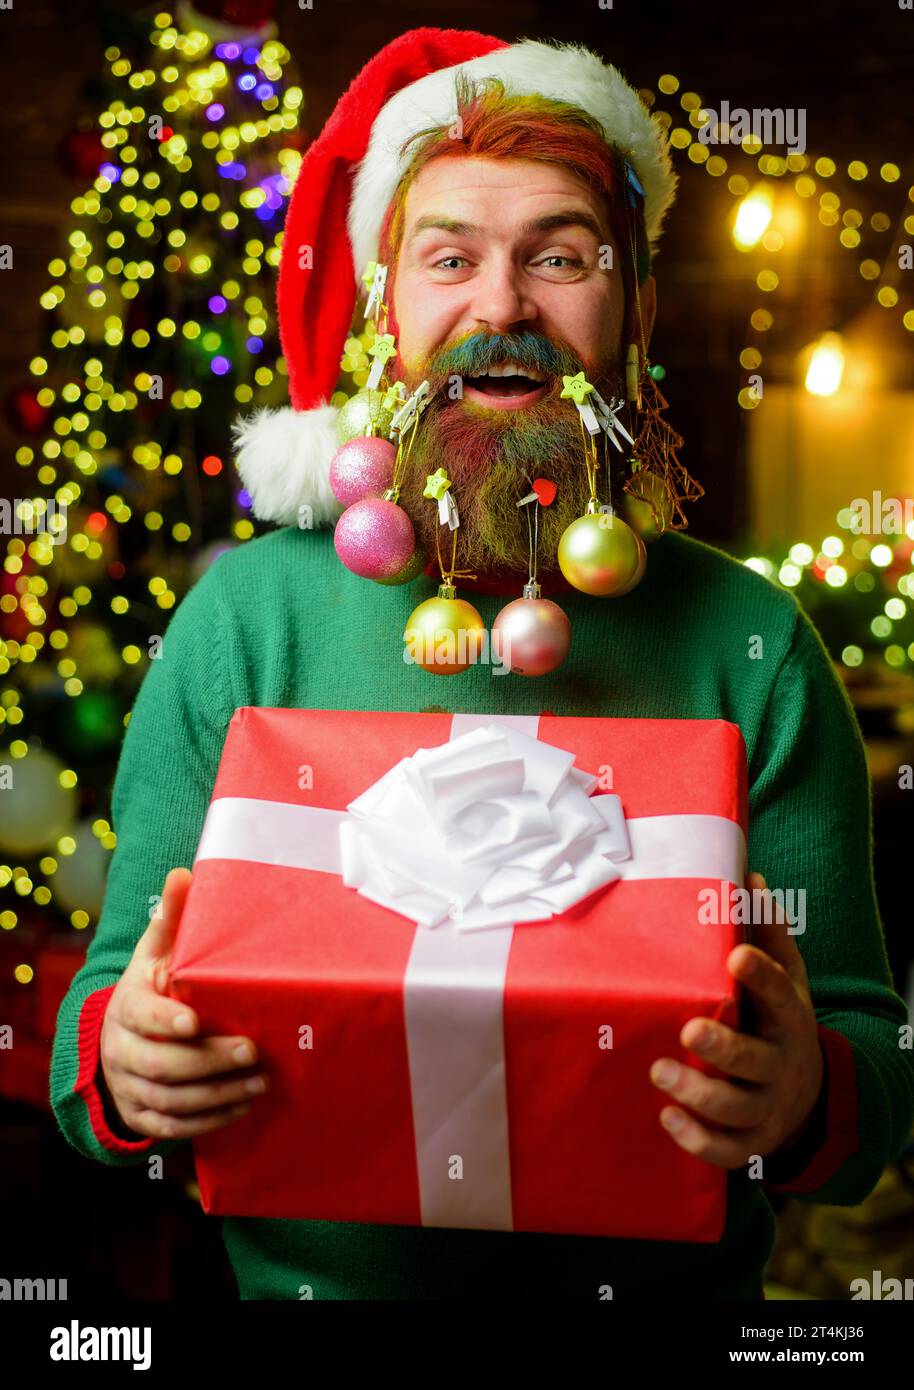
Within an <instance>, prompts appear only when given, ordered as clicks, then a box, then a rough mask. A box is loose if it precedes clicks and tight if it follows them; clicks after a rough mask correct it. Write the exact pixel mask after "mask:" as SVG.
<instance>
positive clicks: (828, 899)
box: [749, 604, 914, 1206]
mask: <svg viewBox="0 0 914 1390" xmlns="http://www.w3.org/2000/svg"><path fill="white" fill-rule="evenodd" d="M749 869H750V870H752V871H755V872H758V873H761V874H764V876H765V879H766V882H767V884H768V887H769V888H770V889H772V890H774V889H778V888H780V889H783V890H785V892H786V890H789V889H793V890H794V893H795V894H796V895H797V896H796V897H795V899H794V910H793V915H794V917H795V918H796V920H795V922H794V925H796V926H801V925H803V918H800V917H799V916H798V913H797V905H798V903H799V902H800V901H803V900H801V899H799V897H798V893H799V892H800V891H802V892H804V893H805V926H804V929H803V930H802V931H800V932H797V933H796V935H795V938H794V939H795V940H796V943H797V946H798V948H799V951H800V954H801V955H802V957H803V959H804V962H805V964H806V969H807V973H808V976H809V986H810V994H811V996H812V1001H813V1005H814V1007H815V1011H816V1019H817V1022H818V1026H819V1028H818V1031H819V1044H820V1047H821V1048H822V1053H823V1058H824V1062H825V1079H824V1082H823V1088H822V1092H821V1093H820V1097H819V1102H818V1104H817V1106H816V1107H815V1110H814V1112H813V1113H812V1115H811V1116H810V1118H809V1121H808V1123H807V1126H806V1127H805V1129H804V1132H803V1135H802V1136H801V1137H800V1139H799V1141H798V1142H797V1143H796V1144H795V1145H794V1146H793V1147H792V1148H791V1149H790V1150H783V1151H779V1152H778V1153H776V1154H773V1155H770V1156H769V1157H768V1158H767V1159H766V1162H765V1171H766V1178H765V1185H766V1186H767V1187H770V1188H771V1189H772V1190H774V1191H777V1192H782V1193H785V1194H789V1195H791V1196H794V1197H796V1198H798V1199H800V1200H807V1201H813V1202H820V1203H826V1204H829V1205H838V1206H854V1205H856V1204H857V1203H858V1202H862V1201H863V1199H864V1198H865V1197H866V1196H867V1195H868V1194H869V1193H870V1192H871V1191H872V1189H873V1188H874V1187H875V1185H876V1183H877V1182H878V1181H879V1178H880V1176H881V1174H882V1173H883V1171H884V1169H885V1168H886V1166H887V1165H888V1164H889V1163H890V1162H892V1160H893V1159H894V1158H895V1157H896V1156H897V1155H898V1153H899V1151H900V1150H901V1148H902V1147H903V1146H904V1144H905V1142H906V1140H907V1138H908V1136H909V1134H910V1131H911V1125H912V1120H914V1057H912V1053H911V1051H910V1050H909V1049H907V1048H905V1047H903V1046H902V1045H901V1043H902V1036H903V1028H904V1025H905V1023H906V1021H907V1016H906V1010H905V1005H904V1001H903V1000H902V999H901V998H900V997H899V996H898V994H897V993H896V991H895V990H894V988H893V985H892V978H891V973H890V970H889V964H888V958H887V955H886V949H885V937H884V931H883V926H882V922H881V919H880V916H879V908H878V905H877V901H876V890H875V884H874V880H873V845H872V807H871V786H870V778H869V771H868V768H867V763H866V754H865V750H864V746H863V739H862V737H861V734H860V729H859V726H858V724H857V720H856V716H855V714H854V711H853V707H852V705H851V703H850V700H849V698H848V695H847V692H846V690H845V688H844V686H843V684H842V682H841V680H840V678H839V676H838V674H837V672H836V671H835V669H834V667H833V665H832V662H831V658H830V657H829V655H828V652H827V651H826V649H825V646H824V644H823V642H822V639H821V637H820V636H819V633H818V632H817V630H816V628H815V627H814V626H813V624H812V622H811V621H810V619H809V618H808V617H807V615H806V614H805V613H804V611H803V610H802V609H801V608H800V606H799V604H797V606H796V614H795V621H794V627H793V635H792V641H791V645H790V648H789V650H788V652H787V654H786V656H785V657H784V660H783V661H782V663H781V665H780V668H779V670H778V672H777V675H776V678H775V679H774V682H773V685H772V687H771V691H770V696H769V699H768V703H767V708H766V713H765V717H764V720H763V724H762V727H761V729H760V731H759V737H758V741H757V743H756V745H755V748H754V750H753V754H752V758H751V762H750V821H749ZM786 901H787V902H788V903H789V899H786Z"/></svg>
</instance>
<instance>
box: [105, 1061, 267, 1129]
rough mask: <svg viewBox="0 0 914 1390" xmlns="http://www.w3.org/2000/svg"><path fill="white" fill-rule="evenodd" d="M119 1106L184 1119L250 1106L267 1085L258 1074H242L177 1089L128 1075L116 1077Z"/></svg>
mask: <svg viewBox="0 0 914 1390" xmlns="http://www.w3.org/2000/svg"><path fill="white" fill-rule="evenodd" d="M117 1085H118V1093H119V1096H120V1098H121V1103H122V1104H128V1105H130V1106H131V1107H134V1108H135V1109H136V1110H137V1111H147V1110H151V1111H154V1112H155V1113H156V1114H159V1115H171V1116H174V1117H176V1118H180V1119H186V1118H188V1117H192V1116H194V1115H201V1114H204V1113H205V1112H207V1111H210V1110H227V1109H230V1108H231V1107H232V1106H234V1105H244V1104H247V1103H248V1102H250V1100H251V1097H252V1096H257V1095H263V1094H264V1092H265V1091H266V1090H267V1089H268V1086H269V1082H268V1079H267V1077H266V1076H264V1075H263V1074H262V1073H258V1074H253V1073H252V1072H251V1071H250V1070H246V1071H245V1073H244V1074H243V1075H238V1076H218V1077H215V1078H213V1079H211V1080H209V1081H206V1082H195V1081H189V1082H184V1083H182V1084H180V1085H169V1084H167V1083H163V1082H158V1081H150V1080H148V1079H147V1078H146V1077H144V1076H133V1075H131V1074H130V1073H129V1072H124V1073H120V1074H119V1075H118V1077H117Z"/></svg>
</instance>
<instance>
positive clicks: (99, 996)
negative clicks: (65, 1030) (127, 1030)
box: [73, 985, 156, 1154]
mask: <svg viewBox="0 0 914 1390" xmlns="http://www.w3.org/2000/svg"><path fill="white" fill-rule="evenodd" d="M114 989H115V986H114V985H107V986H106V987H105V988H104V989H97V990H95V991H94V992H93V993H92V994H89V995H87V996H86V998H85V999H84V1000H83V1006H82V1008H81V1009H80V1012H79V1073H78V1075H77V1077H76V1085H75V1086H74V1087H73V1089H74V1091H75V1092H76V1094H77V1095H78V1096H81V1097H82V1099H83V1101H84V1102H85V1106H86V1110H87V1111H88V1113H89V1123H90V1124H91V1126H92V1132H93V1134H94V1135H95V1138H96V1139H97V1140H98V1142H99V1143H100V1144H102V1145H103V1146H104V1147H105V1148H106V1149H110V1150H111V1151H112V1152H113V1153H122V1154H132V1153H143V1152H144V1151H145V1150H146V1149H149V1148H151V1147H152V1146H153V1144H154V1143H155V1142H156V1140H155V1138H154V1137H153V1136H152V1135H149V1136H148V1137H147V1138H144V1139H124V1138H122V1137H121V1136H120V1135H119V1134H116V1133H115V1132H114V1130H113V1129H112V1128H111V1126H110V1125H109V1123H108V1117H107V1115H106V1113H105V1103H104V1099H103V1097H102V1093H101V1091H100V1089H99V1084H98V1083H99V1076H100V1071H101V1056H100V1050H99V1049H100V1044H101V1036H102V1024H103V1022H104V1020H105V1010H106V1009H107V1007H108V1000H109V999H110V998H111V995H112V994H113V992H114Z"/></svg>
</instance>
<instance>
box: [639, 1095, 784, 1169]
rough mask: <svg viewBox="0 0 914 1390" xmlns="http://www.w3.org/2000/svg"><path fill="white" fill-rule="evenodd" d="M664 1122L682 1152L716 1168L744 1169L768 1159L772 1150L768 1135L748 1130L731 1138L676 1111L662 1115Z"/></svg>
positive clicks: (682, 1112) (730, 1135) (667, 1111)
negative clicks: (758, 1159)
mask: <svg viewBox="0 0 914 1390" xmlns="http://www.w3.org/2000/svg"><path fill="white" fill-rule="evenodd" d="M660 1119H661V1121H662V1123H663V1126H664V1128H665V1129H666V1130H667V1131H668V1132H669V1134H670V1135H671V1137H672V1138H673V1139H675V1141H676V1143H677V1144H678V1145H679V1147H680V1148H681V1149H685V1151H686V1153H690V1154H694V1155H695V1156H696V1158H701V1159H703V1160H704V1161H705V1163H710V1164H712V1165H713V1166H714V1167H715V1168H742V1167H743V1166H744V1165H745V1164H746V1163H748V1162H749V1160H750V1159H751V1158H754V1157H755V1155H759V1156H764V1154H765V1152H766V1150H767V1149H769V1148H770V1147H771V1141H770V1139H769V1138H768V1137H767V1136H766V1135H765V1133H764V1131H760V1130H756V1129H745V1130H739V1131H737V1132H736V1133H733V1134H728V1133H724V1132H721V1131H715V1130H710V1129H708V1128H707V1126H706V1125H704V1124H702V1122H701V1121H700V1120H698V1119H696V1118H695V1117H694V1116H693V1115H689V1114H687V1113H686V1111H685V1110H678V1109H676V1108H675V1107H670V1106H668V1107H667V1108H666V1109H664V1110H663V1111H661V1114H660Z"/></svg>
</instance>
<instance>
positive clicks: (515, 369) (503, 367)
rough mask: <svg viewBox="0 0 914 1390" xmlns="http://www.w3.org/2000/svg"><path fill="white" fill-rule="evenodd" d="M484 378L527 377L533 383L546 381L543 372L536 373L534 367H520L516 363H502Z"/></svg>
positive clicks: (489, 370) (490, 370) (486, 373)
mask: <svg viewBox="0 0 914 1390" xmlns="http://www.w3.org/2000/svg"><path fill="white" fill-rule="evenodd" d="M482 375H483V376H527V377H529V378H530V380H531V381H545V380H546V378H545V376H544V375H543V373H542V372H537V371H535V370H534V369H533V368H532V367H520V366H518V364H517V363H516V362H500V363H495V364H494V365H493V366H491V367H490V368H489V369H488V371H487V372H483V373H482Z"/></svg>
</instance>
